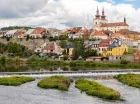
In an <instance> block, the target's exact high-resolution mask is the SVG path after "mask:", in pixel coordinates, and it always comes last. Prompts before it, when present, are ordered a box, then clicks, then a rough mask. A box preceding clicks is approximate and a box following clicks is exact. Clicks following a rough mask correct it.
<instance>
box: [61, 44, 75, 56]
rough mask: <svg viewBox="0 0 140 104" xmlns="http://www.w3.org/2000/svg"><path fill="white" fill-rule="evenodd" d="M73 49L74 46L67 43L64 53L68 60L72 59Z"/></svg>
mask: <svg viewBox="0 0 140 104" xmlns="http://www.w3.org/2000/svg"><path fill="white" fill-rule="evenodd" d="M74 48H75V45H74V44H73V43H71V42H69V43H68V44H67V45H66V46H65V48H64V49H65V50H66V53H67V55H68V57H69V58H71V57H72V54H73V50H74Z"/></svg>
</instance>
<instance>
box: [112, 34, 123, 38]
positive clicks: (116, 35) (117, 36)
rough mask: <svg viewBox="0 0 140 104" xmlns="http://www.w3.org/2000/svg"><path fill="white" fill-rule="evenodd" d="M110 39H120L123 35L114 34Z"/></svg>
mask: <svg viewBox="0 0 140 104" xmlns="http://www.w3.org/2000/svg"><path fill="white" fill-rule="evenodd" d="M111 37H112V38H120V37H123V35H122V34H120V33H115V34H112V36H111Z"/></svg>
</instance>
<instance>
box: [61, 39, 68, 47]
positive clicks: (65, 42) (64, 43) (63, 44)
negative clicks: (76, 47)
mask: <svg viewBox="0 0 140 104" xmlns="http://www.w3.org/2000/svg"><path fill="white" fill-rule="evenodd" d="M66 45H67V41H66V40H61V42H60V46H61V48H65V47H66Z"/></svg>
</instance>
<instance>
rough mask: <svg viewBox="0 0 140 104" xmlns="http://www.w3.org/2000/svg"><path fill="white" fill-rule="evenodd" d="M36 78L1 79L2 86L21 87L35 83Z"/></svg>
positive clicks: (16, 77)
mask: <svg viewBox="0 0 140 104" xmlns="http://www.w3.org/2000/svg"><path fill="white" fill-rule="evenodd" d="M34 80H35V79H34V78H31V77H24V76H22V77H20V76H14V77H4V78H0V85H5V86H19V85H21V84H24V83H27V82H31V81H34Z"/></svg>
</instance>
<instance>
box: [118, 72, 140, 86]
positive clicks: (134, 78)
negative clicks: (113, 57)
mask: <svg viewBox="0 0 140 104" xmlns="http://www.w3.org/2000/svg"><path fill="white" fill-rule="evenodd" d="M115 78H116V79H117V80H118V81H120V82H122V83H123V84H126V85H129V86H132V87H136V88H140V74H131V73H128V74H125V75H123V74H120V75H118V76H117V77H115Z"/></svg>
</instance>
